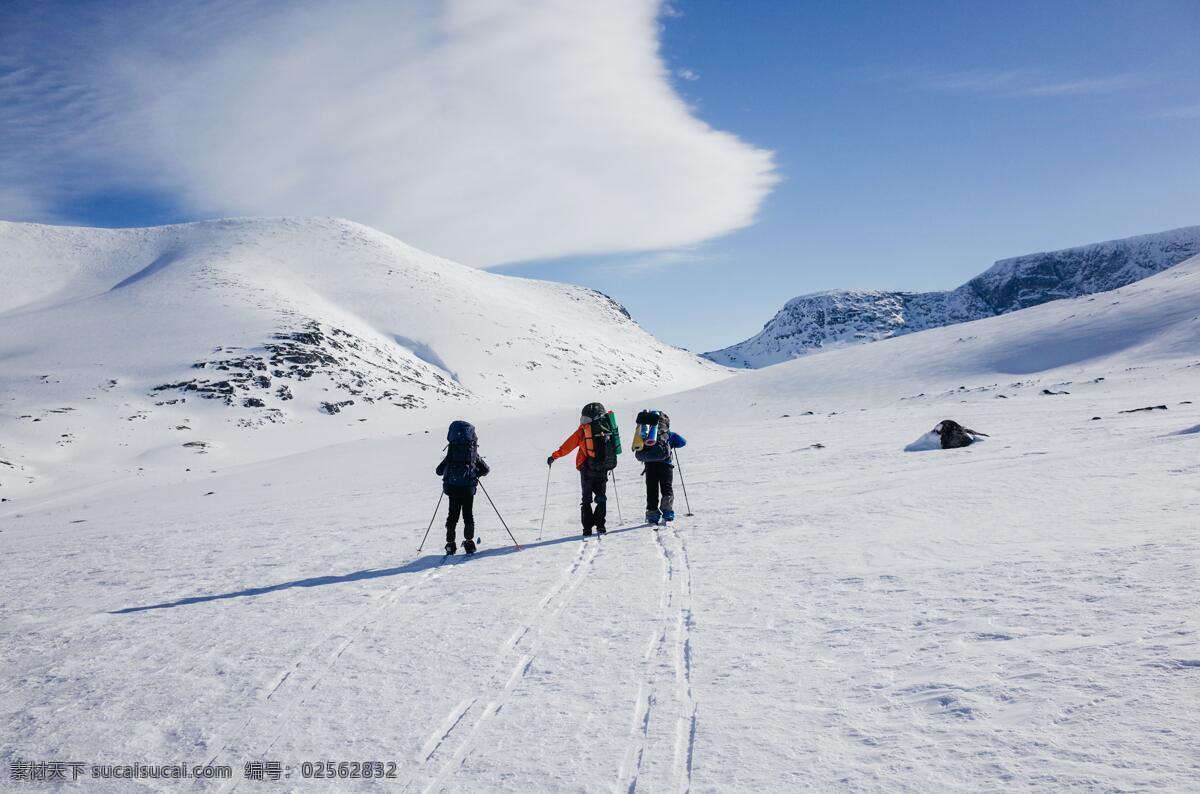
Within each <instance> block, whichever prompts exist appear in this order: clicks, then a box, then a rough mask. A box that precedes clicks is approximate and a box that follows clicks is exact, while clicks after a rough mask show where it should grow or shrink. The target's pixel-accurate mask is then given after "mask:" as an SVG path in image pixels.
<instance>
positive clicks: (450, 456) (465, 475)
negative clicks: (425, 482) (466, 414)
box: [442, 419, 479, 488]
mask: <svg viewBox="0 0 1200 794" xmlns="http://www.w3.org/2000/svg"><path fill="white" fill-rule="evenodd" d="M446 441H447V442H449V443H448V444H447V445H446V470H445V473H444V474H443V475H442V482H444V483H445V484H446V485H452V486H457V487H463V488H470V487H472V486H474V485H475V483H476V482H477V481H478V480H479V475H478V473H477V471H476V468H475V461H476V460H478V458H479V437H478V436H477V435H476V434H475V426H474V425H472V424H471V423H470V422H464V421H462V420H461V419H460V420H457V421H454V422H451V423H450V429H449V430H448V431H446Z"/></svg>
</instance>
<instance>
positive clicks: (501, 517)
mask: <svg viewBox="0 0 1200 794" xmlns="http://www.w3.org/2000/svg"><path fill="white" fill-rule="evenodd" d="M479 487H480V488H483V495H484V496H486V497H487V500H488V503H489V504H490V505H491V506H492V509H493V510H496V503H495V502H493V501H492V495H491V494H490V493H488V492H487V488H484V485H483V481H482V480H480V482H479ZM496 518H498V519H500V523H501V524H504V531H505V532H507V533H508V536H509V537H510V538H512V542H513V545H514V546H516V547H517V551H520V550H521V544H520V543H517V539H516V538H514V537H513V533H512V530H511V529H509V528H508V524H505V523H504V516H502V515H500V511H499V510H496Z"/></svg>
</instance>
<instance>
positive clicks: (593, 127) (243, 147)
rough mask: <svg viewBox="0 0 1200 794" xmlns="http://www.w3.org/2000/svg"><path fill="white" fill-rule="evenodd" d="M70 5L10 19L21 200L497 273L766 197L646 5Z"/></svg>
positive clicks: (758, 166)
mask: <svg viewBox="0 0 1200 794" xmlns="http://www.w3.org/2000/svg"><path fill="white" fill-rule="evenodd" d="M68 8H69V6H64V7H62V8H61V9H59V15H58V18H57V19H54V17H55V16H56V14H55V13H53V12H51V13H43V14H40V15H37V16H36V17H35V16H34V15H32V14H29V15H27V16H26V17H23V18H20V19H18V18H16V16H15V15H14V16H13V17H12V18H10V19H8V20H5V19H3V18H2V17H0V28H4V27H6V25H5V22H6V21H7V22H9V23H10V24H9V25H8V26H7V27H8V28H9V30H10V33H8V34H7V35H5V36H0V52H9V53H10V54H11V53H14V52H15V53H17V55H16V56H11V55H10V58H9V63H8V64H7V68H6V64H5V63H4V62H0V104H5V105H6V106H10V104H11V103H12V101H13V100H19V101H18V102H16V104H12V105H11V106H13V107H15V108H16V109H17V111H18V112H17V113H14V114H11V115H12V116H13V117H14V118H16V119H18V121H15V122H12V123H11V124H8V125H7V127H8V128H6V127H5V126H0V134H4V135H5V136H6V138H9V139H11V140H13V141H15V143H16V145H15V146H14V145H9V146H6V147H5V151H4V152H3V153H0V174H2V175H4V176H6V177H9V182H8V184H9V186H10V188H9V189H10V190H12V189H14V188H13V187H12V186H14V185H17V186H20V188H21V189H23V190H25V191H26V192H27V193H28V194H29V196H30V198H29V202H28V203H29V204H30V205H31V206H33V205H36V204H38V203H42V202H45V201H46V200H48V199H57V198H60V197H61V192H62V191H63V190H70V189H79V188H85V189H102V188H105V187H107V186H109V185H111V184H112V183H113V182H117V181H119V182H120V183H121V184H122V185H131V184H132V185H140V186H149V187H150V188H152V189H155V190H167V191H169V192H171V193H173V194H174V195H176V196H177V197H178V199H179V201H180V202H181V204H182V206H184V207H185V208H187V209H188V210H189V211H192V212H194V213H203V214H272V215H279V214H312V215H338V216H344V217H348V218H351V219H353V220H357V221H361V222H363V223H367V224H369V225H373V226H377V227H379V228H381V229H383V230H385V231H388V232H390V233H392V234H395V235H396V236H398V237H400V238H401V239H403V240H405V241H406V242H409V243H411V244H413V245H417V246H419V247H423V248H426V249H429V250H431V251H433V252H435V253H439V254H442V255H444V256H448V257H451V258H455V259H459V260H460V261H464V262H466V263H468V264H474V265H480V266H486V265H490V264H496V263H500V262H507V261H516V260H525V259H532V258H541V257H554V256H565V255H572V254H585V253H605V252H615V251H637V250H654V249H662V248H670V247H675V246H684V245H690V244H693V243H696V242H699V241H702V240H705V239H709V238H712V237H714V236H717V235H720V234H723V233H726V232H729V231H732V230H734V229H737V228H739V227H742V226H745V225H747V224H749V223H751V222H752V221H753V219H754V215H755V212H756V211H757V208H758V206H759V204H760V203H761V202H762V200H763V199H764V198H765V196H766V195H767V193H768V192H769V191H770V189H771V187H772V185H773V184H774V183H775V181H776V176H775V174H774V168H773V164H772V160H771V154H770V152H767V151H763V150H761V149H757V148H754V147H752V146H750V145H748V144H746V143H744V142H742V141H740V140H739V139H738V138H736V137H735V136H734V135H731V134H729V133H725V132H721V131H718V130H714V129H712V128H711V127H709V126H708V125H706V124H705V123H704V122H702V121H700V120H699V119H697V118H696V117H694V116H693V115H692V114H691V112H690V110H689V108H688V106H687V105H686V104H685V102H684V101H683V100H682V99H681V98H680V97H679V96H678V95H677V94H676V93H675V92H674V90H673V89H672V87H671V81H670V74H669V70H668V69H667V67H666V66H665V65H664V63H663V61H662V59H661V57H660V54H659V50H658V47H659V42H658V35H659V28H658V15H659V12H660V8H659V5H658V3H657V2H655V1H654V0H604V2H595V3H593V2H578V1H577V0H528V1H527V2H522V3H514V2H511V0H449V1H448V2H443V1H442V0H421V1H420V2H405V3H394V2H387V1H386V0H353V1H352V2H328V1H324V0H323V1H322V2H306V3H303V4H298V3H294V2H293V3H280V4H277V5H265V4H262V3H246V2H228V0H220V1H217V0H209V2H205V3H193V4H189V5H187V6H179V5H176V4H171V5H170V6H169V7H168V5H167V4H157V3H144V4H140V5H136V6H122V7H121V8H122V11H120V12H119V13H118V12H116V11H114V10H113V9H112V8H107V9H105V10H104V12H103V14H101V13H98V12H97V13H94V15H93V16H92V17H90V18H84V17H82V16H81V15H79V14H74V15H71V14H68V13H67V9H68ZM181 8H187V9H188V10H187V12H186V13H182V14H181V13H180V9H181ZM2 13H4V12H0V14H2ZM71 25H74V27H71ZM66 28H70V29H66ZM30 153H32V156H31V154H30ZM13 201H15V199H13Z"/></svg>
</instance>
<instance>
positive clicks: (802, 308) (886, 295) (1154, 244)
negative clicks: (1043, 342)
mask: <svg viewBox="0 0 1200 794" xmlns="http://www.w3.org/2000/svg"><path fill="white" fill-rule="evenodd" d="M1196 254H1200V226H1191V227H1187V228H1183V229H1175V230H1173V231H1168V232H1162V233H1160V234H1149V235H1143V236H1139V237H1130V238H1127V239H1124V240H1113V241H1110V242H1105V243H1096V244H1094V245H1087V246H1082V247H1079V248H1067V249H1064V250H1062V251H1052V252H1049V253H1040V254H1029V255H1026V256H1019V257H1015V258H1013V259H1002V260H1000V261H999V262H997V263H996V264H994V265H993V266H992V267H991V268H989V269H988V270H987V271H985V272H984V273H982V274H980V275H979V276H976V277H975V278H973V279H971V280H970V281H969V282H967V283H966V284H964V285H962V286H961V287H959V288H957V289H954V290H950V291H947V292H887V291H874V290H837V291H831V292H820V293H816V294H813V295H801V296H800V297H798V298H793V299H792V300H790V301H788V302H787V304H785V305H784V307H783V308H782V309H781V310H780V311H779V313H778V314H776V315H775V317H774V318H773V319H772V320H771V321H770V322H768V323H767V324H766V325H765V326H763V330H762V331H760V332H759V333H758V334H756V335H755V336H753V337H751V338H750V339H747V340H746V341H744V342H741V343H739V344H736V345H733V346H731V347H727V348H724V349H723V350H717V351H713V352H711V353H706V354H705V355H706V356H707V357H708V358H710V359H712V360H713V361H717V362H719V363H721V364H726V365H728V366H733V367H747V368H757V367H765V366H769V365H772V364H778V363H779V362H781V361H787V360H790V359H793V358H797V357H799V356H804V355H808V354H810V353H813V352H816V351H818V350H823V349H829V348H837V347H846V346H849V345H856V344H862V343H864V342H875V341H878V340H880V339H887V338H889V337H892V336H900V335H902V334H910V333H914V332H916V331H923V330H926V329H928V328H939V327H942V326H946V325H953V324H955V323H961V322H967V321H970V320H978V319H982V318H984V317H991V316H994V315H997V314H1006V313H1008V312H1012V311H1017V310H1019V309H1025V308H1028V307H1030V306H1036V305H1039V304H1042V303H1046V302H1048V301H1053V300H1060V299H1062V298H1073V297H1078V296H1080V295H1091V294H1094V293H1098V292H1105V291H1108V290H1112V289H1116V288H1118V287H1123V286H1125V285H1126V284H1132V283H1133V282H1135V281H1138V280H1139V279H1143V278H1145V277H1147V276H1150V275H1153V274H1154V273H1158V272H1160V271H1162V270H1165V269H1166V268H1168V267H1171V266H1172V265H1176V264H1178V263H1180V262H1182V261H1183V260H1185V259H1187V258H1188V257H1191V256H1194V255H1196Z"/></svg>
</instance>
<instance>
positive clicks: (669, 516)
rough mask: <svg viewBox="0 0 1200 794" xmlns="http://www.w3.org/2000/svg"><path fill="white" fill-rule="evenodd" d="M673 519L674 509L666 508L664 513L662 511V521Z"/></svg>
mask: <svg viewBox="0 0 1200 794" xmlns="http://www.w3.org/2000/svg"><path fill="white" fill-rule="evenodd" d="M674 520H675V511H674V510H668V511H666V512H665V513H663V523H664V524H665V523H667V522H668V521H674Z"/></svg>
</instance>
